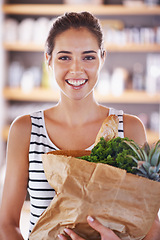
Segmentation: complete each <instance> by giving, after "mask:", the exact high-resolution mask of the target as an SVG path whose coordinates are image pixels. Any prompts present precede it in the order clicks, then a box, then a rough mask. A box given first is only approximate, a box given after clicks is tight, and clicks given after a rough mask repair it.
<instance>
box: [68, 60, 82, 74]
mask: <svg viewBox="0 0 160 240" xmlns="http://www.w3.org/2000/svg"><path fill="white" fill-rule="evenodd" d="M70 73H71V74H75V73H83V66H82V63H81V61H80V60H78V59H75V60H73V62H72V64H71V67H70Z"/></svg>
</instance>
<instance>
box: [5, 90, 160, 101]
mask: <svg viewBox="0 0 160 240" xmlns="http://www.w3.org/2000/svg"><path fill="white" fill-rule="evenodd" d="M59 96H60V95H59V92H58V91H55V90H52V89H45V88H44V89H43V88H35V89H33V90H32V91H30V92H28V93H25V92H23V91H22V90H21V89H20V88H7V87H6V88H4V89H3V97H4V99H6V100H9V101H37V102H57V101H58V100H59ZM95 98H96V99H97V101H99V102H103V103H137V104H159V103H160V94H156V95H148V94H147V93H146V92H145V91H133V90H130V91H125V92H124V93H123V94H122V95H121V96H119V97H115V96H113V95H111V94H109V95H100V94H99V93H97V92H96V91H95Z"/></svg>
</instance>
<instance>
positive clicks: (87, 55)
mask: <svg viewBox="0 0 160 240" xmlns="http://www.w3.org/2000/svg"><path fill="white" fill-rule="evenodd" d="M103 61H104V59H102V57H101V51H100V49H99V46H98V41H97V39H96V37H95V36H94V35H93V34H92V33H91V32H90V31H89V30H87V29H86V28H80V29H74V28H71V29H69V30H66V31H65V32H63V33H61V34H60V35H58V36H57V37H56V39H55V47H54V50H53V53H52V58H51V61H50V65H51V67H52V69H53V71H54V75H55V79H56V81H57V83H58V85H59V87H60V89H61V91H62V93H63V94H65V95H66V96H68V97H69V98H70V99H75V100H80V99H83V98H85V97H86V96H88V94H89V93H91V92H92V90H93V88H94V86H95V85H96V83H97V79H98V75H99V71H100V69H101V66H102V63H103Z"/></svg>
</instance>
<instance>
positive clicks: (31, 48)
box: [3, 42, 44, 52]
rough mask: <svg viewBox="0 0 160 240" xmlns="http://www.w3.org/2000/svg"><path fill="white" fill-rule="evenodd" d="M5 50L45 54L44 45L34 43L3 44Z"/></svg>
mask: <svg viewBox="0 0 160 240" xmlns="http://www.w3.org/2000/svg"><path fill="white" fill-rule="evenodd" d="M3 48H4V49H5V50H6V51H17V52H19V51H20V52H21V51H22V52H43V51H44V45H43V44H34V43H28V44H26V43H21V42H16V43H3Z"/></svg>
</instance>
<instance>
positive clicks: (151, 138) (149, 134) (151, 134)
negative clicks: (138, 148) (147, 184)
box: [2, 126, 159, 144]
mask: <svg viewBox="0 0 160 240" xmlns="http://www.w3.org/2000/svg"><path fill="white" fill-rule="evenodd" d="M9 128H10V126H5V127H4V128H3V129H2V139H3V141H5V142H6V141H7V139H8V134H9ZM146 132H147V139H148V142H149V144H153V143H155V142H156V141H158V140H159V134H158V133H157V132H154V131H151V130H148V129H147V131H146Z"/></svg>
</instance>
